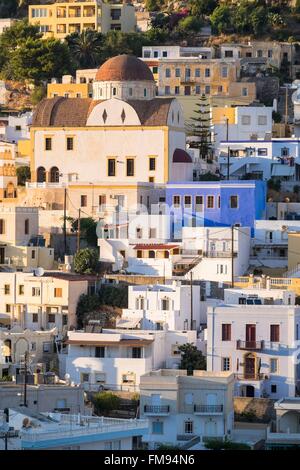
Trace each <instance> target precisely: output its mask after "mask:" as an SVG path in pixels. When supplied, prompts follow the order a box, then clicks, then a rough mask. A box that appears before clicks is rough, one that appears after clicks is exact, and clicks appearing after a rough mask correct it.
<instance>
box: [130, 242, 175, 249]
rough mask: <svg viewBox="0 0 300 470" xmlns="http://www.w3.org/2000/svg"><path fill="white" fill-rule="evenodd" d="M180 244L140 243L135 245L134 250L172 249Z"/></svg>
mask: <svg viewBox="0 0 300 470" xmlns="http://www.w3.org/2000/svg"><path fill="white" fill-rule="evenodd" d="M179 246H180V245H168V244H167V243H156V244H155V243H149V244H146V243H141V244H140V245H135V246H134V247H133V249H134V250H173V249H174V248H178V247H179Z"/></svg>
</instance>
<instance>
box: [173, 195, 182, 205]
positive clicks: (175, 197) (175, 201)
mask: <svg viewBox="0 0 300 470" xmlns="http://www.w3.org/2000/svg"><path fill="white" fill-rule="evenodd" d="M180 199H181V198H180V196H173V206H174V207H180Z"/></svg>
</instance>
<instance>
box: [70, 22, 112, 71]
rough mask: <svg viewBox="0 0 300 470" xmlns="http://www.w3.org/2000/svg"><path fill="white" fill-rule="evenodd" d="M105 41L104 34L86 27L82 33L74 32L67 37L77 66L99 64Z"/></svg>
mask: <svg viewBox="0 0 300 470" xmlns="http://www.w3.org/2000/svg"><path fill="white" fill-rule="evenodd" d="M103 42H104V38H103V36H102V34H101V33H98V32H97V31H93V30H91V29H85V30H83V31H82V32H81V33H73V34H71V35H70V36H67V37H66V43H67V45H68V47H69V49H70V52H71V55H72V57H73V59H74V60H75V61H76V64H77V66H79V67H82V68H91V67H96V66H97V65H99V63H100V58H101V47H102V46H103Z"/></svg>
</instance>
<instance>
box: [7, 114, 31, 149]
mask: <svg viewBox="0 0 300 470" xmlns="http://www.w3.org/2000/svg"><path fill="white" fill-rule="evenodd" d="M32 115H33V113H32V112H27V113H24V114H20V115H19V116H13V115H10V116H9V117H8V123H7V127H6V129H5V137H6V139H7V140H8V141H9V142H16V143H17V142H18V141H19V140H26V139H29V138H30V125H31V123H32Z"/></svg>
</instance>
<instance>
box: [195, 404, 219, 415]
mask: <svg viewBox="0 0 300 470" xmlns="http://www.w3.org/2000/svg"><path fill="white" fill-rule="evenodd" d="M194 413H198V414H202V413H203V414H216V413H223V405H194Z"/></svg>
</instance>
